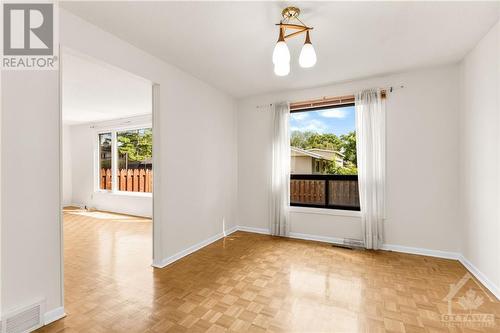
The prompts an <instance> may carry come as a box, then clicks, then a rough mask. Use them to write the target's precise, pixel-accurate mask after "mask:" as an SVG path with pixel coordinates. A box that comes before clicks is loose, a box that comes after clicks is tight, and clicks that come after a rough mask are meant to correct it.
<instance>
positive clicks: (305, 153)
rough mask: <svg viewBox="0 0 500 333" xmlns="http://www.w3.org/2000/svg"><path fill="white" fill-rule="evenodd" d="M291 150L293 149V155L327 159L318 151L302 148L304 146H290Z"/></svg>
mask: <svg viewBox="0 0 500 333" xmlns="http://www.w3.org/2000/svg"><path fill="white" fill-rule="evenodd" d="M290 150H291V152H290V153H291V154H290V155H291V156H309V157H313V158H317V159H320V160H324V159H325V158H324V157H323V156H321V155H320V154H316V153H313V152H311V151H308V150H305V149H302V148H297V147H290Z"/></svg>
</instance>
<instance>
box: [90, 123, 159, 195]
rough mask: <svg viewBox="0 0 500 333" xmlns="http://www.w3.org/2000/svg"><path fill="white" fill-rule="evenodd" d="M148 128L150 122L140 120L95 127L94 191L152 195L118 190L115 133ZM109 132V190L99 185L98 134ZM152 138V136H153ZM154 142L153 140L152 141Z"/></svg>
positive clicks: (150, 126)
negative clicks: (138, 121) (125, 123)
mask: <svg viewBox="0 0 500 333" xmlns="http://www.w3.org/2000/svg"><path fill="white" fill-rule="evenodd" d="M145 128H150V129H151V130H153V126H152V123H151V122H140V123H136V124H127V125H116V126H107V127H102V128H99V129H97V130H96V131H95V132H94V138H95V140H94V142H95V148H94V155H95V156H94V193H103V194H113V195H124V196H139V197H152V195H153V194H152V192H131V191H120V190H118V143H117V133H118V132H124V131H132V130H138V129H145ZM107 133H111V170H112V172H111V190H106V189H101V187H100V178H99V177H100V158H99V154H100V144H99V135H100V134H107ZM153 140H154V138H153ZM153 144H154V142H153Z"/></svg>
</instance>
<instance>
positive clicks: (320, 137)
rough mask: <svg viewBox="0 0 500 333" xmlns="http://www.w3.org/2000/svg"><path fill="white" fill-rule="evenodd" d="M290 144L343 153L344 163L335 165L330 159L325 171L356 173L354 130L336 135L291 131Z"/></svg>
mask: <svg viewBox="0 0 500 333" xmlns="http://www.w3.org/2000/svg"><path fill="white" fill-rule="evenodd" d="M290 145H291V146H293V147H297V148H301V149H306V150H307V149H313V148H319V149H328V150H335V151H338V152H340V153H342V154H344V155H345V156H344V165H343V166H342V165H336V163H335V161H331V162H330V163H329V165H328V168H327V173H329V174H335V175H356V174H357V173H358V170H357V168H356V164H357V160H356V132H355V131H352V132H349V133H347V134H342V135H340V136H337V135H335V134H319V133H316V132H311V131H306V132H301V131H293V132H292V134H291V137H290Z"/></svg>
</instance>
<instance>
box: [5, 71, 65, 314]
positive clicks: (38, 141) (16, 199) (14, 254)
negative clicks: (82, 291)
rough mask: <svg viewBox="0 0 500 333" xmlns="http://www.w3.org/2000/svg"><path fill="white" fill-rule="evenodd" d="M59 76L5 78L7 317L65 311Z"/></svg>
mask: <svg viewBox="0 0 500 333" xmlns="http://www.w3.org/2000/svg"><path fill="white" fill-rule="evenodd" d="M58 75H59V73H58V72H57V71H4V72H3V73H2V130H1V132H2V156H1V161H2V175H1V176H2V196H1V197H2V217H1V218H2V239H1V246H2V251H1V252H2V258H1V265H2V269H1V271H2V286H1V287H2V299H1V302H2V312H3V314H5V313H8V312H9V311H11V310H13V309H15V308H17V307H19V306H24V305H28V304H32V303H33V302H35V301H37V300H38V299H39V298H43V299H46V302H47V310H53V309H56V308H58V307H60V306H61V305H62V295H61V287H62V284H61V275H60V274H61V248H60V245H61V238H60V236H61V235H60V222H59V214H60V213H59V210H60V198H59V192H60V188H59V184H60V181H59V169H60V162H59V161H60V160H59V155H60V152H59V139H60V138H59V135H60V131H59V91H58V86H59V85H58V80H59V77H58Z"/></svg>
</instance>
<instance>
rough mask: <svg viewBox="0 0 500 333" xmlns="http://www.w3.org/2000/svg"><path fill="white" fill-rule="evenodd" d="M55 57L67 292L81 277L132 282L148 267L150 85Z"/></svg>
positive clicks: (98, 64) (94, 63)
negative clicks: (59, 90) (58, 77)
mask: <svg viewBox="0 0 500 333" xmlns="http://www.w3.org/2000/svg"><path fill="white" fill-rule="evenodd" d="M61 56H62V61H63V63H64V65H63V68H62V79H61V83H62V124H63V127H62V141H61V144H62V146H61V151H62V188H63V190H62V207H63V216H62V218H63V228H62V231H63V235H64V249H65V252H64V253H65V256H64V258H65V262H64V263H65V268H66V270H65V275H66V277H67V278H66V280H65V281H66V283H65V288H66V289H67V290H71V291H73V292H74V291H75V290H80V292H84V291H85V290H86V288H91V286H92V285H94V286H95V282H96V281H92V283H91V284H89V285H86V283H85V282H83V281H88V280H87V279H83V276H82V272H85V276H87V275H88V276H96V275H99V276H102V277H108V278H111V277H112V276H113V275H116V276H118V277H120V278H122V279H128V278H130V277H132V276H135V277H136V278H137V274H134V273H135V272H137V271H140V269H141V268H142V269H147V268H148V267H149V266H150V264H151V260H152V248H153V245H152V243H153V242H152V238H153V227H152V217H153V204H152V201H153V124H152V89H153V85H152V83H151V82H150V81H148V80H145V79H143V78H140V77H138V76H136V75H133V74H131V73H129V72H126V71H124V70H122V69H119V68H116V67H114V66H112V65H110V64H107V63H104V62H102V61H98V60H96V59H93V58H91V57H88V56H85V55H83V54H79V53H77V52H75V51H72V50H69V49H64V50H63V53H62V55H61ZM81 258H85V260H79V259H81ZM111 268H112V270H111ZM82 289H83V290H82ZM70 309H71V308H69V309H68V311H71V310H70Z"/></svg>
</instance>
